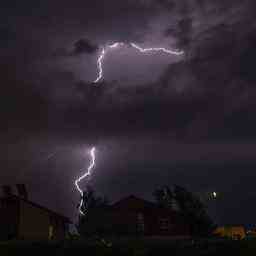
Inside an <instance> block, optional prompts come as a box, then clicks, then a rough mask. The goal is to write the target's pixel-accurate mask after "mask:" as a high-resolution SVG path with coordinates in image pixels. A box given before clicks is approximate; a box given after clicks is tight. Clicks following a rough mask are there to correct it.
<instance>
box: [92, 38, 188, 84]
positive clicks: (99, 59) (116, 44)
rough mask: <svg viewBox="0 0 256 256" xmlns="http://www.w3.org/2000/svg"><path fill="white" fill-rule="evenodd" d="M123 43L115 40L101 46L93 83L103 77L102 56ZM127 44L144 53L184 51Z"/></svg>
mask: <svg viewBox="0 0 256 256" xmlns="http://www.w3.org/2000/svg"><path fill="white" fill-rule="evenodd" d="M123 45H125V43H122V42H116V43H113V44H111V45H107V46H105V47H103V48H102V50H101V53H100V55H99V57H98V60H97V66H98V76H97V78H96V79H95V80H94V83H98V82H99V81H100V80H101V79H102V77H103V61H104V58H105V56H106V54H107V53H108V51H109V50H111V49H115V48H118V47H120V46H123ZM129 45H130V46H131V47H133V48H135V49H136V50H138V51H140V52H141V53H146V52H164V53H166V54H172V55H182V54H183V53H184V52H183V51H174V50H168V49H166V48H163V47H156V48H141V47H140V46H138V45H137V44H135V43H130V44H129Z"/></svg>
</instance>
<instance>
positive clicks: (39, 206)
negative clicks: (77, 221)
mask: <svg viewBox="0 0 256 256" xmlns="http://www.w3.org/2000/svg"><path fill="white" fill-rule="evenodd" d="M10 198H11V199H15V200H18V201H23V202H25V203H27V204H30V205H32V206H33V207H36V208H39V209H41V210H44V211H47V212H48V213H50V214H52V215H54V216H56V217H58V218H61V219H63V220H64V221H66V222H67V223H72V222H71V220H70V219H69V218H68V217H66V216H63V215H62V214H59V213H57V212H55V211H53V210H50V209H49V208H47V207H45V206H42V205H40V204H38V203H34V202H32V201H30V200H27V199H25V198H21V197H19V196H16V195H10V196H9V197H2V198H1V199H2V200H5V199H10Z"/></svg>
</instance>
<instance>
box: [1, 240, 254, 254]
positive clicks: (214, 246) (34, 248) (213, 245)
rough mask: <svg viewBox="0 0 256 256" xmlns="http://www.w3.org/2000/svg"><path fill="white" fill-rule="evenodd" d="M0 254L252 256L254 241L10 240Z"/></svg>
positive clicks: (4, 244)
mask: <svg viewBox="0 0 256 256" xmlns="http://www.w3.org/2000/svg"><path fill="white" fill-rule="evenodd" d="M0 255H1V256H6V255H8V256H9V255H10V256H12V255H19V256H20V255H36V256H37V255H44V256H45V255H73V256H74V255H95V256H98V255H104V256H105V255H109V256H111V255H119V256H122V255H127V256H128V255H134V256H144V255H149V256H150V255H181V256H182V255H184V256H185V255H186V256H188V255H189V256H193V255H195V256H200V255H205V256H208V255H209V256H213V255H232V256H235V255H245V256H247V255H256V240H251V241H228V240H226V241H224V240H201V241H196V242H192V241H189V240H187V241H171V240H169V241H167V240H165V241H163V240H154V239H152V240H142V239H123V240H120V239H118V240H117V239H115V240H113V241H112V245H110V244H108V246H106V245H104V243H102V242H100V241H95V240H91V241H89V240H76V241H70V240H67V241H62V242H43V241H41V242H39V241H37V242H36V241H35V242H25V241H12V242H3V243H1V244H0Z"/></svg>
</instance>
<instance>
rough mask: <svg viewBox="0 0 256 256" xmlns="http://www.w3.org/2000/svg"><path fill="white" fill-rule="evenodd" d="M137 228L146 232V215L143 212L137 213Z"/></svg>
mask: <svg viewBox="0 0 256 256" xmlns="http://www.w3.org/2000/svg"><path fill="white" fill-rule="evenodd" d="M137 230H138V231H139V232H144V230H145V224H144V215H143V214H142V213H138V214H137Z"/></svg>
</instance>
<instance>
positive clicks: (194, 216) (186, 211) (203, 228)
mask: <svg viewBox="0 0 256 256" xmlns="http://www.w3.org/2000/svg"><path fill="white" fill-rule="evenodd" d="M153 195H154V197H155V199H156V201H157V203H158V204H159V205H160V206H161V207H166V208H169V209H172V210H174V208H176V209H177V210H178V212H179V213H180V214H181V215H182V216H183V218H184V220H185V222H186V223H187V224H188V225H189V227H190V230H191V233H192V235H194V236H202V235H207V234H210V233H211V231H212V230H213V228H214V225H213V222H212V220H211V218H210V217H209V215H208V213H207V210H206V206H205V205H204V204H203V203H202V202H201V200H200V199H199V198H198V197H197V196H196V195H194V194H193V193H191V192H190V191H188V190H186V189H185V188H183V187H181V186H178V185H175V186H174V188H173V189H170V188H169V187H167V186H164V187H162V188H160V189H157V190H155V191H154V193H153ZM174 205H175V206H176V207H174Z"/></svg>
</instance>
